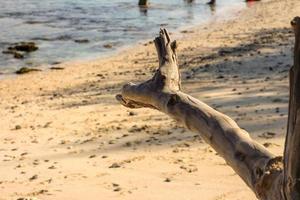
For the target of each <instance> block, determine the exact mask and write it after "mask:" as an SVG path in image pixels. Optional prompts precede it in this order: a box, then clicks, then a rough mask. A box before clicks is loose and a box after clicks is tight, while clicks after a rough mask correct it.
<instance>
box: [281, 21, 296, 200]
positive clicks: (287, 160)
mask: <svg viewBox="0 0 300 200" xmlns="http://www.w3.org/2000/svg"><path fill="white" fill-rule="evenodd" d="M291 24H292V26H293V28H294V32H295V38H296V41H295V47H294V66H293V67H292V68H291V70H290V103H289V118H288V130H287V136H286V141H285V150H284V183H285V195H286V199H287V200H291V199H293V200H294V199H300V18H299V17H296V18H295V19H294V20H293V21H292V22H291Z"/></svg>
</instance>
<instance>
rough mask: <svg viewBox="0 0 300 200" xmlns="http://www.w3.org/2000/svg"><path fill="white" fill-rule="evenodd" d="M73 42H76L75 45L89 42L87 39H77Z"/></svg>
mask: <svg viewBox="0 0 300 200" xmlns="http://www.w3.org/2000/svg"><path fill="white" fill-rule="evenodd" d="M74 42H76V43H89V42H90V41H89V40H88V39H77V40H74Z"/></svg>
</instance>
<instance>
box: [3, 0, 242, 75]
mask: <svg viewBox="0 0 300 200" xmlns="http://www.w3.org/2000/svg"><path fill="white" fill-rule="evenodd" d="M149 2H150V7H149V8H148V9H140V8H139V7H138V6H137V3H138V0H9V1H1V2H0V51H3V50H5V49H6V48H7V47H8V46H9V45H11V44H12V43H15V42H20V41H34V42H36V44H37V45H38V47H39V50H38V51H36V52H32V53H30V54H28V55H26V56H25V58H24V59H20V60H19V59H14V58H12V57H13V56H12V55H6V54H2V53H0V73H11V72H13V71H14V70H16V69H18V68H20V67H24V66H40V65H43V66H45V64H46V65H47V64H49V65H51V64H53V63H58V62H64V61H69V60H74V59H75V60H76V59H86V58H96V57H101V56H105V55H109V54H111V53H113V52H116V51H117V50H118V49H120V48H122V47H124V46H128V45H130V44H134V43H136V42H137V41H141V40H145V39H150V38H153V37H154V36H155V35H156V34H157V32H158V30H159V28H160V27H166V28H168V29H169V30H171V31H176V30H179V29H180V28H181V27H183V26H187V25H189V26H190V25H196V24H201V23H204V22H207V21H209V20H211V19H212V18H213V17H215V16H218V15H220V14H222V15H225V16H226V15H227V14H228V15H230V10H231V8H238V9H243V8H245V7H246V6H247V4H246V3H245V1H244V0H217V5H216V6H215V7H213V8H212V7H210V6H208V5H206V1H203V0H194V1H192V2H191V1H188V0H186V1H185V0H164V1H161V0H149ZM75 40H88V41H89V42H87V43H76V42H75ZM107 44H109V45H110V46H111V47H112V48H107V47H106V48H105V46H106V45H107Z"/></svg>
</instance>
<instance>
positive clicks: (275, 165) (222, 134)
mask: <svg viewBox="0 0 300 200" xmlns="http://www.w3.org/2000/svg"><path fill="white" fill-rule="evenodd" d="M292 24H293V26H294V29H295V35H296V44H295V59H294V61H295V65H294V67H293V68H292V69H291V94H290V106H289V123H288V134H287V140H286V147H285V159H284V163H283V161H282V157H280V156H275V155H273V154H272V153H270V152H269V151H268V150H267V149H266V148H265V147H264V146H262V145H260V144H259V143H257V142H256V141H254V140H253V139H251V138H250V136H249V134H248V133H247V132H246V131H245V130H243V129H241V128H240V127H239V126H238V125H237V124H236V122H235V121H233V120H232V119H231V118H229V117H228V116H226V115H224V114H223V113H220V112H218V111H216V110H214V109H213V108H211V107H209V106H208V105H206V104H205V103H203V102H202V101H200V100H198V99H195V98H193V97H192V96H190V95H188V94H185V93H183V92H182V91H181V86H180V85H181V80H180V73H179V69H178V65H177V55H176V46H177V45H176V41H174V42H171V40H170V36H169V34H168V32H167V30H165V29H162V30H161V31H160V34H159V37H157V38H155V40H154V43H155V46H156V50H157V53H158V58H159V68H158V70H157V71H156V73H155V74H154V76H153V78H151V79H150V80H148V81H146V82H143V83H141V84H132V83H129V84H126V85H124V87H123V89H122V92H121V94H119V95H117V96H116V98H117V100H118V101H119V102H120V103H121V104H123V105H124V106H126V107H129V108H141V107H148V108H152V109H157V110H159V111H161V112H163V113H166V114H167V115H169V116H171V117H172V118H174V119H176V120H177V121H179V122H181V123H182V124H184V125H185V126H186V127H187V128H188V129H189V130H192V131H194V132H197V133H199V134H200V135H201V136H202V138H203V139H204V140H205V141H206V142H207V143H208V144H210V145H211V146H212V147H213V148H214V149H215V151H216V152H217V153H218V154H219V155H220V156H222V157H223V158H224V159H225V161H226V162H227V164H228V165H229V166H231V167H232V168H233V170H234V171H235V172H236V173H237V174H238V175H239V176H240V177H241V178H242V179H243V180H244V182H245V183H246V184H247V185H248V186H249V187H250V188H251V190H252V191H253V192H254V193H255V194H256V196H257V198H259V199H261V200H299V199H300V198H299V190H300V189H299V175H300V173H299V171H300V169H299V168H300V165H299V162H300V157H299V155H300V137H299V134H300V117H298V115H299V114H300V109H299V107H300V74H299V73H300V72H299V67H300V20H299V18H295V19H294V20H293V22H292ZM283 165H284V166H283ZM283 167H285V170H283Z"/></svg>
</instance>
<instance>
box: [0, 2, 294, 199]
mask: <svg viewBox="0 0 300 200" xmlns="http://www.w3.org/2000/svg"><path fill="white" fill-rule="evenodd" d="M299 13H300V1H299V0H290V1H288V0H286V1H282V0H280V1H279V0H277V1H270V2H264V3H260V4H258V5H256V6H253V7H251V8H249V9H246V10H244V11H243V12H240V13H238V14H237V15H238V16H237V18H235V19H232V20H229V21H226V22H224V21H216V22H212V23H211V24H209V25H204V26H200V27H197V28H194V29H192V30H188V31H184V33H183V34H182V35H183V36H181V37H180V38H179V52H178V54H179V60H180V67H181V70H182V77H183V87H184V91H185V92H187V93H190V94H192V95H193V96H195V97H197V98H199V99H201V100H203V101H204V102H206V103H207V104H209V105H211V106H212V107H214V108H216V109H218V110H220V111H222V112H224V113H226V114H227V115H229V116H231V117H232V118H233V119H235V120H236V121H237V122H238V124H239V125H240V126H241V127H243V128H245V129H246V130H247V131H249V132H250V133H251V135H252V137H254V138H255V139H257V140H258V141H259V142H261V143H262V144H264V145H265V146H267V147H268V148H269V149H270V151H272V152H274V153H275V154H278V155H280V154H282V151H283V141H284V134H285V131H286V120H287V104H288V70H289V68H290V66H291V64H292V47H293V41H294V38H293V33H292V31H291V28H290V25H289V22H290V20H291V19H292V18H293V17H294V16H296V15H297V14H299ZM157 65H158V64H157V58H156V53H155V48H154V46H153V44H150V43H149V42H146V43H144V44H140V45H138V46H135V47H133V48H131V49H129V50H126V51H123V52H122V53H120V54H119V55H116V56H113V57H110V58H107V59H100V60H94V61H88V62H76V63H74V62H69V63H63V64H60V65H59V67H64V68H65V69H64V70H57V71H51V70H49V71H46V72H45V71H44V72H35V73H31V74H27V75H22V76H19V77H15V78H7V79H5V80H1V81H0V98H1V101H0V111H1V112H0V127H1V132H0V199H1V200H3V199H5V200H6V199H13V200H15V199H18V198H21V197H36V198H38V199H44V200H48V199H55V200H66V199H68V200H77V199H78V200H79V199H80V200H82V199H91V200H93V199H105V200H106V199H122V200H123V199H124V200H127V199H132V200H133V199H142V200H146V199H149V200H160V199H163V200H166V199H172V200H187V199H189V200H192V199H197V200H198V199H204V200H225V199H226V200H238V199H239V200H240V199H242V200H253V199H256V198H255V196H254V195H253V193H252V192H251V191H250V190H249V189H248V188H247V186H246V185H245V184H244V183H243V182H242V181H241V179H240V178H239V177H238V176H237V175H236V174H235V173H234V171H233V170H232V169H231V168H230V167H228V166H227V165H226V163H225V162H224V160H223V159H222V158H220V157H219V156H218V155H217V154H216V152H214V151H213V150H212V149H211V148H210V147H209V146H208V145H207V144H205V142H204V141H202V140H201V138H200V137H199V135H198V134H196V133H191V132H189V131H186V130H185V129H184V128H183V127H182V126H181V125H180V124H177V123H176V122H175V121H173V120H172V119H170V118H169V117H168V116H165V115H164V114H162V113H159V112H157V111H153V110H149V109H140V110H129V109H127V108H124V107H122V106H121V105H119V104H118V103H117V102H116V101H115V99H114V96H115V95H116V94H117V93H118V91H119V89H120V88H121V86H122V85H123V84H124V83H126V82H128V81H134V82H139V81H143V80H146V79H147V78H149V77H151V75H152V73H153V70H154V69H155V68H156V66H157Z"/></svg>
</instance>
